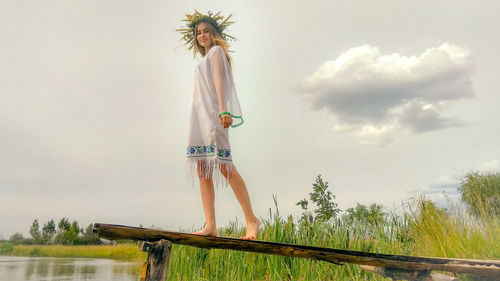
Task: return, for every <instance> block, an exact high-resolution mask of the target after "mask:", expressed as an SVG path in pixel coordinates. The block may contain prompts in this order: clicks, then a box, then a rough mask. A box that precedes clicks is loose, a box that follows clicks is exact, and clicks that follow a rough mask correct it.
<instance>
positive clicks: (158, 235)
mask: <svg viewBox="0 0 500 281" xmlns="http://www.w3.org/2000/svg"><path fill="white" fill-rule="evenodd" d="M94 232H96V233H98V235H99V236H100V237H102V238H107V239H132V240H143V241H158V240H160V239H166V240H169V241H170V242H172V243H175V244H181V245H188V246H194V247H199V248H216V249H231V250H237V251H246V252H255V253H263V254H270V255H280V256H285V257H300V258H308V259H314V260H322V261H327V262H331V263H337V264H340V263H345V262H347V263H354V264H361V265H371V266H375V267H382V268H397V269H403V270H408V271H430V270H440V271H447V272H458V273H475V274H479V275H483V276H493V277H498V276H500V261H497V260H493V261H484V260H467V259H447V258H430V257H415V256H400V255H386V254H375V253H368V252H359V251H348V250H338V249H331V248H321V247H313V246H305V245H294V244H285V243H276V242H268V241H258V240H242V239H237V238H231V237H221V236H217V237H213V236H203V235H195V234H190V233H183V232H173V231H165V230H157V229H147V228H140V227H130V226H123V225H113V224H102V223H96V224H94Z"/></svg>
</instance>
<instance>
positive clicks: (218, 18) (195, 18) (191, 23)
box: [176, 10, 236, 51]
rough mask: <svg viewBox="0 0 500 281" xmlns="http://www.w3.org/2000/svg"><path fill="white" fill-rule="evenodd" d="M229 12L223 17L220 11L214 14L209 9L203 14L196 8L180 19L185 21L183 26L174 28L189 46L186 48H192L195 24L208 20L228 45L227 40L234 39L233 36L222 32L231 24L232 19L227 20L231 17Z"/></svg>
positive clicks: (194, 38)
mask: <svg viewBox="0 0 500 281" xmlns="http://www.w3.org/2000/svg"><path fill="white" fill-rule="evenodd" d="M231 16H232V15H231V14H230V15H229V16H227V17H226V18H225V19H224V17H223V16H222V15H221V14H220V12H217V13H216V14H215V15H212V12H211V11H208V14H207V15H204V14H202V13H200V12H198V11H197V10H195V11H194V13H193V14H192V15H190V14H186V18H185V19H183V20H182V21H184V22H186V26H187V27H185V28H179V29H176V31H180V32H181V34H182V39H184V40H185V41H186V43H185V45H187V46H189V47H188V50H193V51H195V50H194V44H195V40H196V25H197V24H198V23H200V22H208V23H210V24H211V25H212V26H213V27H214V28H215V30H216V31H217V33H219V35H220V36H221V37H222V39H224V41H226V42H227V43H228V45H229V40H236V38H234V37H233V36H231V35H229V34H227V33H225V32H224V30H225V29H226V28H227V27H228V26H229V25H231V24H233V23H234V22H233V21H229V19H230V18H231Z"/></svg>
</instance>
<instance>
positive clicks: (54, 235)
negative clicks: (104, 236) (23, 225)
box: [9, 218, 102, 245]
mask: <svg viewBox="0 0 500 281" xmlns="http://www.w3.org/2000/svg"><path fill="white" fill-rule="evenodd" d="M92 229H93V224H89V225H88V226H87V227H86V228H83V227H80V224H79V223H78V222H77V221H73V222H70V220H69V219H67V218H62V219H60V220H59V222H58V223H57V225H56V223H55V221H54V220H53V219H51V220H49V221H48V222H46V223H44V224H43V226H42V227H41V228H40V223H39V221H38V219H35V220H34V221H33V223H32V224H31V227H30V231H29V233H30V236H31V237H24V236H23V234H22V233H20V232H16V233H14V234H12V235H11V236H10V238H9V242H10V243H11V244H13V245H19V244H25V245H52V244H61V245H98V244H102V241H101V239H100V238H99V237H97V234H95V233H93V232H92Z"/></svg>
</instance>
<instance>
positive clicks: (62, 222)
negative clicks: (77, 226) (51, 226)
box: [57, 218, 71, 232]
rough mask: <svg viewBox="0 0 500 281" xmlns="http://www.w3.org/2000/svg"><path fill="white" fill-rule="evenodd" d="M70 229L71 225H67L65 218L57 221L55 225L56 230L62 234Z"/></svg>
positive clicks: (67, 221)
mask: <svg viewBox="0 0 500 281" xmlns="http://www.w3.org/2000/svg"><path fill="white" fill-rule="evenodd" d="M70 227H71V224H70V223H69V220H68V219H67V218H62V219H61V220H59V223H58V224H57V228H58V229H59V231H60V232H64V231H67V230H69V228H70Z"/></svg>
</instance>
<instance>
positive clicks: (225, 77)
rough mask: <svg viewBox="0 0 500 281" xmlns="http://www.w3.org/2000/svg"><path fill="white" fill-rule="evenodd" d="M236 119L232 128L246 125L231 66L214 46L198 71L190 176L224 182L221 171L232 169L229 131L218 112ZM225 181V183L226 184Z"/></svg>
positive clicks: (189, 147) (195, 89) (192, 122)
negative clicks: (226, 113) (220, 119)
mask: <svg viewBox="0 0 500 281" xmlns="http://www.w3.org/2000/svg"><path fill="white" fill-rule="evenodd" d="M223 112H228V113H230V114H231V116H233V125H232V126H231V127H237V126H239V125H241V124H242V123H243V119H242V114H241V108H240V104H239V101H238V97H237V95H236V90H235V87H234V81H233V77H232V71H231V67H230V66H229V62H228V60H227V58H226V55H225V53H224V50H223V49H222V47H221V46H218V45H216V46H213V47H212V48H210V50H209V51H208V53H207V54H206V55H205V57H203V59H202V60H201V61H200V63H199V64H198V66H197V67H196V69H195V81H194V91H193V96H192V101H191V116H190V128H189V137H188V147H187V176H188V178H189V179H190V180H191V181H192V183H194V178H195V175H196V174H197V175H198V176H201V177H205V178H210V177H212V176H213V175H214V173H215V174H216V177H215V183H216V185H218V184H219V183H220V182H221V179H222V177H221V174H220V173H219V171H218V170H219V169H224V170H225V171H226V172H227V173H228V174H229V173H230V172H231V169H232V167H233V163H232V157H231V146H230V144H229V136H228V129H224V127H222V125H221V124H220V122H219V113H223ZM224 182H225V181H224Z"/></svg>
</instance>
